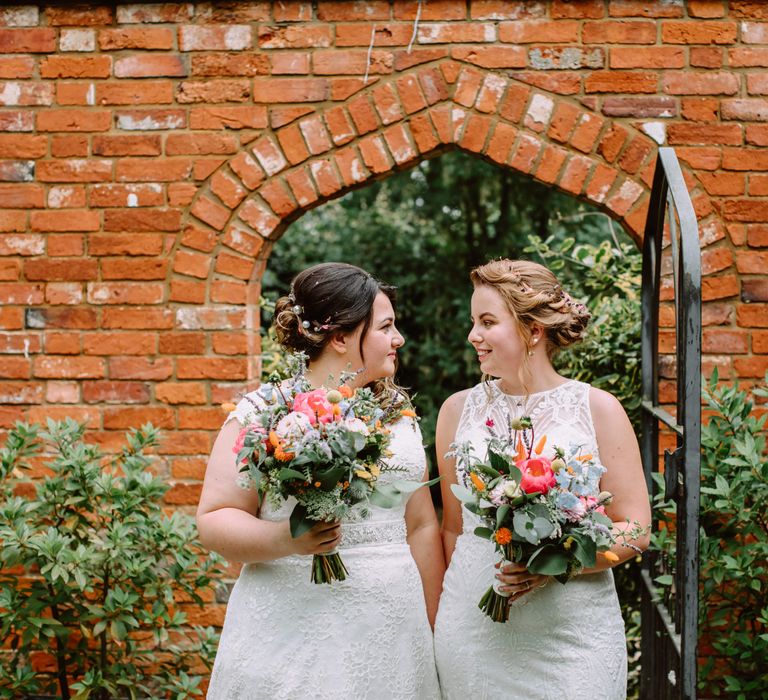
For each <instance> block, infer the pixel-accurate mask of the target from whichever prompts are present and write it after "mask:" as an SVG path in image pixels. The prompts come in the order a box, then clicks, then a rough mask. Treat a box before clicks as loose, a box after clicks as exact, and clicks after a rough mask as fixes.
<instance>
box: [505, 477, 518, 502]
mask: <svg viewBox="0 0 768 700" xmlns="http://www.w3.org/2000/svg"><path fill="white" fill-rule="evenodd" d="M504 495H505V496H506V497H507V498H515V497H517V496H519V495H520V484H518V483H517V482H516V481H505V482H504Z"/></svg>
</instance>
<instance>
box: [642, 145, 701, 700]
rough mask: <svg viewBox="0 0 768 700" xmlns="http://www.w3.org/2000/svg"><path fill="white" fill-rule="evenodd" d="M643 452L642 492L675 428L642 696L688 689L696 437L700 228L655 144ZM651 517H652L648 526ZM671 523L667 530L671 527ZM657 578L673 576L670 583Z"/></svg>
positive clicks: (693, 625) (652, 566)
mask: <svg viewBox="0 0 768 700" xmlns="http://www.w3.org/2000/svg"><path fill="white" fill-rule="evenodd" d="M665 229H666V232H667V233H668V236H669V246H670V251H671V259H672V260H671V261H672V270H671V272H672V277H673V282H674V308H675V325H676V328H675V330H676V346H677V347H676V366H675V370H676V377H677V410H676V414H675V415H674V416H673V415H671V414H670V413H669V412H668V411H665V410H664V409H663V408H661V406H660V404H659V352H658V340H659V301H660V292H661V270H662V238H663V237H664V233H665ZM642 313H643V320H642V329H643V331H642V332H643V335H642V359H643V405H642V408H643V411H642V421H643V424H642V428H643V430H642V442H641V448H642V455H643V465H644V468H645V474H646V481H647V484H648V488H649V491H651V492H652V493H653V490H654V489H655V484H654V480H653V478H652V474H653V472H658V471H659V423H663V424H664V425H665V426H667V427H668V428H669V430H671V431H672V432H673V433H674V435H675V436H676V440H677V447H676V449H674V450H671V451H670V450H665V452H664V470H663V471H664V486H665V499H667V500H671V501H672V502H674V504H675V514H673V515H672V517H674V518H675V522H674V525H673V526H672V528H670V529H668V532H669V533H670V536H672V537H674V538H675V546H674V548H673V552H674V555H673V556H672V557H670V556H663V555H660V554H659V553H657V552H653V553H651V554H650V555H649V556H647V558H646V560H645V563H644V566H643V570H642V573H641V576H642V583H643V585H642V586H641V588H642V675H641V686H640V687H641V690H640V693H641V698H642V699H643V700H665V699H666V698H670V699H671V698H675V699H678V698H685V699H686V700H687V699H689V698H690V699H692V698H695V697H696V670H697V654H696V645H697V630H698V601H699V589H698V579H699V482H700V467H701V464H700V449H701V447H700V442H701V440H700V437H701V258H700V249H699V230H698V226H697V223H696V216H695V214H694V211H693V205H692V203H691V198H690V196H689V195H688V190H687V188H686V185H685V180H684V179H683V174H682V171H681V170H680V164H679V163H678V160H677V156H676V155H675V152H674V149H672V148H660V149H659V154H658V159H657V161H656V170H655V173H654V176H653V189H652V191H651V200H650V206H649V209H648V219H647V221H646V225H645V238H644V241H643V290H642ZM658 527H659V522H658V521H657V520H656V519H655V518H654V529H657V528H658ZM672 529H673V530H674V532H672ZM658 576H671V579H672V583H671V585H669V586H666V585H665V586H661V585H657V583H656V582H655V579H656V578H657V577H658Z"/></svg>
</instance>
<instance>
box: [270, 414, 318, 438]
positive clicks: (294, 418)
mask: <svg viewBox="0 0 768 700" xmlns="http://www.w3.org/2000/svg"><path fill="white" fill-rule="evenodd" d="M311 428H312V423H311V422H310V420H309V418H308V417H307V416H305V415H304V414H303V413H296V412H292V413H289V414H288V415H287V416H283V417H282V418H281V419H280V422H279V423H278V424H277V426H275V432H276V433H277V437H279V438H280V439H281V440H289V441H292V440H296V439H299V438H301V436H302V435H304V433H306V432H307V431H308V430H310V429H311Z"/></svg>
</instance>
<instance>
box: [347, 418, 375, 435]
mask: <svg viewBox="0 0 768 700" xmlns="http://www.w3.org/2000/svg"><path fill="white" fill-rule="evenodd" d="M344 425H345V426H346V427H347V429H348V430H349V431H350V432H353V433H360V435H365V436H368V435H369V434H370V431H369V430H368V426H367V425H366V424H365V423H363V421H361V420H360V419H359V418H347V419H346V420H345V421H344Z"/></svg>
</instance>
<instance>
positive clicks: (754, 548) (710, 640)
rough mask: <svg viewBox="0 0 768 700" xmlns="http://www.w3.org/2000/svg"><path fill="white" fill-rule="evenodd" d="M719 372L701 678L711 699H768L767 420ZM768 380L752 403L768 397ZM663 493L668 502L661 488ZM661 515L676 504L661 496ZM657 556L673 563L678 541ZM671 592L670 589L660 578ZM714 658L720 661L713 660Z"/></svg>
mask: <svg viewBox="0 0 768 700" xmlns="http://www.w3.org/2000/svg"><path fill="white" fill-rule="evenodd" d="M718 379H719V378H718V374H717V371H715V372H714V373H713V374H712V377H711V378H710V380H709V382H708V385H705V387H704V391H703V395H704V399H705V401H706V404H707V407H708V408H709V410H710V411H711V412H712V415H711V416H710V417H709V418H708V420H707V421H706V422H704V423H703V425H702V428H701V448H702V449H701V483H702V486H701V505H700V509H699V518H700V549H699V551H700V557H701V558H700V577H699V580H700V601H699V639H700V640H701V642H702V645H703V649H705V650H706V649H707V648H709V649H710V650H711V651H710V652H709V653H706V654H705V656H706V658H705V661H704V664H703V666H702V668H701V669H700V673H699V685H700V687H701V688H702V689H704V690H705V691H706V693H707V695H714V696H716V697H721V696H727V697H734V698H738V699H739V700H747V698H758V697H761V698H764V697H768V460H767V459H766V454H765V446H766V445H765V432H764V431H765V421H766V414H763V415H762V416H760V417H758V416H757V415H756V414H755V411H754V408H755V404H754V400H753V399H751V398H750V397H749V396H748V394H747V392H746V391H743V390H741V389H739V388H738V386H729V385H728V384H725V383H719V381H718ZM767 385H768V375H766V377H765V380H764V383H763V385H762V386H758V387H756V388H754V389H753V390H752V394H753V396H758V397H762V398H766V397H768V386H767ZM659 487H660V488H659V491H660V493H661V494H663V486H662V481H661V479H659ZM655 506H656V512H657V514H658V515H659V517H663V516H664V513H665V512H668V511H669V509H670V504H669V503H667V502H665V501H664V500H663V495H661V496H660V497H659V498H658V499H657V501H656V503H655ZM653 546H654V548H656V549H660V550H661V551H662V552H663V553H664V554H665V555H670V554H671V555H673V552H672V551H671V550H672V548H673V547H674V541H673V539H672V538H669V537H664V536H663V535H662V536H659V537H657V538H655V540H654V543H653ZM657 582H658V583H660V584H662V585H664V584H669V583H671V581H669V580H668V578H663V577H660V579H657ZM711 652H714V653H711Z"/></svg>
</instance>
